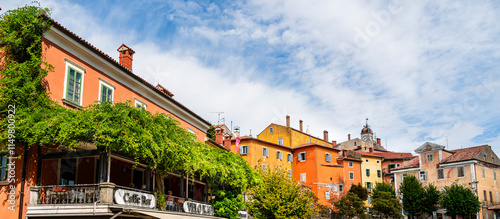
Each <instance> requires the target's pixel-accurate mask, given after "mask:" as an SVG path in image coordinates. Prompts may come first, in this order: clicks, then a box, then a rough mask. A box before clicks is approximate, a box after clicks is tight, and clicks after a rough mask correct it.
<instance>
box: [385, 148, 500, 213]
mask: <svg viewBox="0 0 500 219" xmlns="http://www.w3.org/2000/svg"><path fill="white" fill-rule="evenodd" d="M445 148H446V147H445V146H442V145H438V144H434V143H430V142H426V143H424V144H423V145H422V146H420V147H418V148H417V149H416V150H415V152H416V153H417V154H418V156H417V157H415V158H413V159H411V160H408V161H405V162H403V163H402V165H401V166H400V167H396V168H395V169H393V170H391V172H392V173H393V174H394V180H395V185H396V191H398V188H399V187H400V186H401V182H402V181H403V180H404V174H412V175H415V176H416V177H417V179H419V180H420V181H421V182H422V184H423V185H424V186H425V185H428V184H434V185H435V186H436V187H437V188H438V190H443V189H444V187H445V186H450V185H451V184H452V183H453V182H457V183H458V184H459V185H462V186H464V187H466V188H470V189H471V190H472V191H473V192H474V194H476V196H477V197H478V198H479V201H481V203H482V204H481V208H480V211H479V212H478V214H477V217H478V218H480V219H483V218H484V219H487V218H488V219H491V218H496V217H497V216H498V214H497V213H496V211H497V210H496V207H497V206H498V204H499V202H500V200H499V197H498V193H499V192H500V191H499V190H500V188H499V186H498V181H497V176H496V175H497V173H499V171H500V161H499V160H498V157H497V155H496V154H495V153H494V152H493V150H491V147H490V146H488V145H482V146H476V147H469V148H462V149H456V150H446V149H445ZM445 212H446V211H445V209H439V210H438V211H437V216H438V217H446V216H445V215H444V213H445Z"/></svg>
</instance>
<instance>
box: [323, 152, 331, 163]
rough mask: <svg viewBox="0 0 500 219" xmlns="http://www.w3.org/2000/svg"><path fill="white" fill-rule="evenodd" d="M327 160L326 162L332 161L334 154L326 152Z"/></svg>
mask: <svg viewBox="0 0 500 219" xmlns="http://www.w3.org/2000/svg"><path fill="white" fill-rule="evenodd" d="M325 161H326V162H330V161H332V155H330V153H325Z"/></svg>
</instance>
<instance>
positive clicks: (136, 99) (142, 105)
mask: <svg viewBox="0 0 500 219" xmlns="http://www.w3.org/2000/svg"><path fill="white" fill-rule="evenodd" d="M134 100H135V101H134V107H135V108H142V110H147V108H148V104H147V103H146V102H144V101H142V100H140V99H139V98H137V97H135V98H134ZM138 105H139V106H140V107H139V106H138Z"/></svg>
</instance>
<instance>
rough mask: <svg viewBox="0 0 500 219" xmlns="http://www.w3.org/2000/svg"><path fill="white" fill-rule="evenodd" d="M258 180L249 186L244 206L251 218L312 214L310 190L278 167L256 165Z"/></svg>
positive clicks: (311, 193) (295, 216)
mask: <svg viewBox="0 0 500 219" xmlns="http://www.w3.org/2000/svg"><path fill="white" fill-rule="evenodd" d="M257 169H258V171H259V172H260V173H261V174H262V183H261V184H260V185H258V186H255V187H253V188H251V189H250V191H249V193H248V195H249V197H250V201H251V202H250V203H249V204H248V209H249V211H250V214H251V215H252V216H253V217H254V218H270V219H271V218H307V217H310V216H313V215H314V214H316V209H315V207H314V205H313V204H314V202H316V201H317V198H316V196H315V195H314V193H313V192H312V191H311V190H309V189H307V188H302V186H301V185H300V184H298V183H296V182H294V180H293V179H290V178H289V177H288V172H287V171H285V170H284V169H283V168H282V169H277V168H276V169H273V168H267V172H264V171H263V170H262V167H261V166H257Z"/></svg>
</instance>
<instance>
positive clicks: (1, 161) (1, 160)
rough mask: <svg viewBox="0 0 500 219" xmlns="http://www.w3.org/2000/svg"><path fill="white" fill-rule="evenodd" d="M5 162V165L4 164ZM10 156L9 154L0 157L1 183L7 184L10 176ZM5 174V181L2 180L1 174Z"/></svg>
mask: <svg viewBox="0 0 500 219" xmlns="http://www.w3.org/2000/svg"><path fill="white" fill-rule="evenodd" d="M4 162H5V164H4ZM8 164H9V155H8V154H2V155H0V183H2V182H7V179H8V176H9V166H8ZM2 172H3V173H4V177H3V179H2V178H1V173H2Z"/></svg>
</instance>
